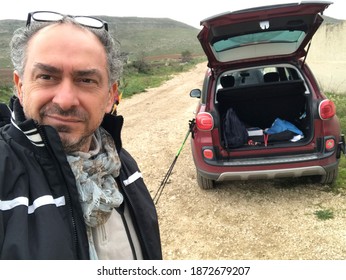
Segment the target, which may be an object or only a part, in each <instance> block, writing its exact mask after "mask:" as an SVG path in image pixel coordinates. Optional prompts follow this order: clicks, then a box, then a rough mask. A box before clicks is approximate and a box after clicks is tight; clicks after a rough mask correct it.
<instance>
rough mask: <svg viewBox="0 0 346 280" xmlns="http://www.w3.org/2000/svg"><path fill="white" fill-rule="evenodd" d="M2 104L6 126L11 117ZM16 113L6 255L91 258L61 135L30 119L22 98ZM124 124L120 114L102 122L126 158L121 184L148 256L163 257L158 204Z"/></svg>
mask: <svg viewBox="0 0 346 280" xmlns="http://www.w3.org/2000/svg"><path fill="white" fill-rule="evenodd" d="M1 106H2V107H1ZM1 106H0V118H1V119H0V124H2V125H3V124H4V123H5V122H8V120H9V119H8V117H9V115H8V113H6V112H5V111H6V108H5V107H4V105H1ZM13 112H14V114H13V116H15V121H14V120H13V119H12V121H11V123H10V124H6V125H4V126H3V127H2V128H0V259H65V260H67V259H89V249H88V248H89V245H88V241H87V234H86V227H85V223H84V219H83V214H82V209H81V205H80V202H79V200H78V192H77V188H76V182H75V177H74V175H73V173H72V170H71V168H70V166H69V163H68V162H67V159H66V155H65V153H64V151H63V148H62V145H61V142H60V138H59V135H58V134H57V132H56V131H55V129H54V128H52V127H50V126H40V125H38V124H37V123H35V122H34V121H33V120H25V117H24V114H23V109H22V107H21V106H20V104H19V102H18V100H15V101H14V103H13ZM122 125H123V118H122V117H121V116H114V115H106V116H105V118H104V121H103V123H102V126H103V127H104V128H105V129H106V130H107V131H108V132H109V133H110V134H111V135H112V137H113V139H114V140H115V144H116V147H117V150H118V153H119V156H120V159H121V162H122V168H121V172H120V176H119V178H118V182H121V185H122V190H121V191H122V192H123V194H124V198H125V200H126V201H127V204H128V205H129V208H130V213H131V216H132V218H133V222H134V226H135V229H136V231H137V234H138V237H139V241H140V244H141V248H142V253H143V257H144V259H162V253H161V243H160V233H159V226H158V219H157V214H156V210H155V206H154V204H153V201H152V199H151V196H150V194H149V192H148V190H147V188H146V186H145V183H144V181H143V179H142V178H141V176H138V174H140V171H139V169H138V166H137V164H136V162H135V160H134V159H133V158H132V157H131V155H130V154H129V153H128V152H127V151H126V150H125V149H123V148H122V145H121V139H120V132H121V127H122ZM136 175H137V176H136ZM119 179H120V180H119Z"/></svg>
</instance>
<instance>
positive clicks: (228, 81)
mask: <svg viewBox="0 0 346 280" xmlns="http://www.w3.org/2000/svg"><path fill="white" fill-rule="evenodd" d="M234 82H235V80H234V77H233V76H222V77H221V79H220V83H221V85H222V87H223V88H227V87H233V86H234Z"/></svg>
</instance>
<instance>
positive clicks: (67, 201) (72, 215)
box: [35, 121, 78, 258]
mask: <svg viewBox="0 0 346 280" xmlns="http://www.w3.org/2000/svg"><path fill="white" fill-rule="evenodd" d="M35 124H36V127H37V130H38V132H39V134H40V135H41V138H42V141H43V143H44V145H45V147H46V148H47V150H48V151H49V153H50V155H51V156H52V157H53V158H54V164H55V165H56V166H57V170H59V171H60V174H61V177H62V178H63V180H64V182H65V185H66V186H67V182H66V179H65V177H64V176H62V174H63V173H62V170H61V166H60V165H59V164H56V162H57V161H58V160H57V159H56V157H55V154H54V153H53V152H52V151H51V147H50V145H49V143H48V141H47V138H46V133H45V131H44V129H43V128H42V127H41V125H39V124H38V123H37V122H36V121H35ZM66 205H67V207H68V209H69V212H70V214H71V215H70V216H71V223H72V228H73V238H72V239H73V245H74V248H75V253H76V258H78V241H77V240H78V239H77V229H76V221H75V217H74V214H73V210H72V206H71V196H70V192H69V190H68V188H67V191H66Z"/></svg>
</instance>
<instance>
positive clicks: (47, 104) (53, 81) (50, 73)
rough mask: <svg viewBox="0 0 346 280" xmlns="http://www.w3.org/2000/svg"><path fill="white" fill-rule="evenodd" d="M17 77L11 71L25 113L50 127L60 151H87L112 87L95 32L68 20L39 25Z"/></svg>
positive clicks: (106, 109)
mask: <svg viewBox="0 0 346 280" xmlns="http://www.w3.org/2000/svg"><path fill="white" fill-rule="evenodd" d="M22 78H23V79H21V78H20V77H19V76H18V75H17V73H14V81H15V84H16V88H17V92H18V97H19V99H20V102H21V104H22V106H23V108H24V113H25V116H26V117H27V118H32V119H34V120H36V121H37V122H38V123H40V124H44V125H51V126H53V127H54V128H55V129H56V130H57V131H58V133H59V135H60V138H61V140H62V142H63V145H64V148H65V151H66V152H72V151H84V152H87V151H89V148H90V143H91V136H92V134H93V133H94V131H95V130H96V129H97V127H98V126H99V125H100V124H101V122H102V119H103V116H104V114H105V113H106V112H109V111H110V110H111V107H112V104H113V100H114V93H115V90H116V85H114V86H113V87H112V88H109V86H108V75H107V64H106V54H105V50H104V48H103V46H102V44H101V43H100V42H99V40H98V39H97V38H96V36H95V35H94V34H92V33H91V32H90V31H87V30H83V29H80V28H78V27H76V26H73V25H72V24H56V25H51V26H48V27H45V28H43V29H42V30H40V31H39V32H38V33H37V34H36V35H34V37H32V38H31V40H30V41H29V44H28V49H27V61H26V67H25V70H24V76H23V77H22Z"/></svg>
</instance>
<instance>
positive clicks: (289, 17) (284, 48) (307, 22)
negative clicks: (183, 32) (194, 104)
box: [198, 1, 332, 70]
mask: <svg viewBox="0 0 346 280" xmlns="http://www.w3.org/2000/svg"><path fill="white" fill-rule="evenodd" d="M330 4H332V2H328V1H319V2H305V1H302V2H300V3H290V4H280V5H271V6H263V7H256V8H252V9H246V10H240V11H235V12H229V13H224V14H220V15H217V16H213V17H210V18H207V19H204V20H202V21H201V26H203V28H202V30H201V31H200V33H199V34H198V39H199V41H200V43H201V45H202V48H203V49H204V52H205V54H206V55H207V58H208V62H209V67H210V68H213V69H219V70H222V69H225V68H229V67H230V66H235V65H236V64H239V63H242V64H244V63H246V62H255V61H263V60H268V59H275V58H280V59H281V60H282V59H286V58H287V59H293V58H294V59H299V58H302V57H304V56H305V55H306V50H305V47H306V45H307V44H308V43H309V42H310V40H311V38H312V37H313V35H314V34H315V32H316V30H317V29H318V27H319V26H320V25H321V23H322V22H323V18H322V17H321V15H320V14H322V13H323V11H324V10H325V9H326V8H327V7H328V6H329V5H330Z"/></svg>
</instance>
